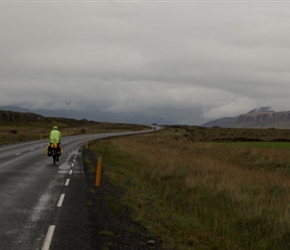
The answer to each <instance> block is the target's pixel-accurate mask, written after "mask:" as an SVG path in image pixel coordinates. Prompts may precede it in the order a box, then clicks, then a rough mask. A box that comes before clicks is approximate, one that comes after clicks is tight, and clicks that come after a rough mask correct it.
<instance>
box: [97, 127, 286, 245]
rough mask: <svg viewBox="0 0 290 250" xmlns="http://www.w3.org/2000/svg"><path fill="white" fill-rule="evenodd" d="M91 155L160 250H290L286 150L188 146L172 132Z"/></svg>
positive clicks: (110, 145) (105, 146)
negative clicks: (97, 158) (101, 163)
mask: <svg viewBox="0 0 290 250" xmlns="http://www.w3.org/2000/svg"><path fill="white" fill-rule="evenodd" d="M91 149H92V150H93V151H94V152H96V153H97V154H98V155H101V156H102V157H103V161H104V168H105V175H106V177H107V178H110V180H111V181H112V182H114V183H115V184H117V185H119V186H121V187H122V188H123V189H124V190H126V193H125V195H124V196H123V197H122V202H123V204H125V205H126V206H129V207H130V208H131V209H133V211H134V214H133V217H134V219H135V220H137V221H138V222H141V223H142V224H143V225H144V226H145V227H146V228H147V229H148V230H150V231H151V232H152V234H154V235H158V236H160V237H161V239H162V241H163V249H184V250H186V249H289V241H290V217H289V215H290V214H289V201H290V190H289V187H290V178H289V177H290V172H289V169H290V164H289V160H290V156H288V155H289V151H288V150H287V149H283V148H282V149H281V148H273V147H243V146H238V147H232V146H228V145H227V146H225V145H222V144H218V143H202V142H190V141H187V140H184V139H183V137H182V135H176V134H172V133H168V131H164V132H160V133H158V134H146V135H138V136H132V137H127V138H116V139H111V140H103V141H98V142H96V143H95V144H94V145H92V146H91Z"/></svg>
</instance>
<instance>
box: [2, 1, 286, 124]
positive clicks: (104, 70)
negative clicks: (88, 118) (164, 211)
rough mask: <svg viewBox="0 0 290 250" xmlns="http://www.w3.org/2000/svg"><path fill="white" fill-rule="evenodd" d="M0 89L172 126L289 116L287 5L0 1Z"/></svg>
mask: <svg viewBox="0 0 290 250" xmlns="http://www.w3.org/2000/svg"><path fill="white" fill-rule="evenodd" d="M0 86H1V87H0V106H4V105H15V106H21V107H23V108H29V109H31V110H33V109H39V108H49V109H66V110H96V111H102V112H103V113H112V114H114V113H118V114H122V113H124V114H125V113H128V112H132V113H138V114H139V115H140V114H141V115H144V116H146V117H151V116H152V117H163V118H164V119H167V120H169V121H172V122H173V123H179V124H192V125H194V124H195V125H200V124H202V123H204V122H206V121H210V120H214V119H217V118H222V117H225V116H237V115H240V114H242V113H246V112H248V111H250V110H251V109H254V108H258V107H261V106H270V107H272V109H274V110H276V111H286V110H290V1H289V2H288V1H234V0H233V1H166V0H164V1H41V0H39V1H14V0H9V1H0Z"/></svg>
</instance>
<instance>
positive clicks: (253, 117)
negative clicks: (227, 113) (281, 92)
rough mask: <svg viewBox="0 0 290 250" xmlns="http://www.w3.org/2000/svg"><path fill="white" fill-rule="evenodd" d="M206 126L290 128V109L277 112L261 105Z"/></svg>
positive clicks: (210, 122)
mask: <svg viewBox="0 0 290 250" xmlns="http://www.w3.org/2000/svg"><path fill="white" fill-rule="evenodd" d="M202 126H204V127H214V126H218V127H227V128H281V129H290V111H280V112H276V111H273V110H271V108H270V107H261V108H257V109H254V110H251V111H249V112H248V113H245V114H241V115H239V116H236V117H225V118H221V119H217V120H213V121H209V122H206V123H204V124H203V125H202Z"/></svg>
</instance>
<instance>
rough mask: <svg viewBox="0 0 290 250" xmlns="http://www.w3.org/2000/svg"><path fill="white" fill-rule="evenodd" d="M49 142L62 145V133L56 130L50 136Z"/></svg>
mask: <svg viewBox="0 0 290 250" xmlns="http://www.w3.org/2000/svg"><path fill="white" fill-rule="evenodd" d="M49 142H50V143H61V133H60V132H59V131H58V130H57V129H54V130H52V131H51V132H50V134H49Z"/></svg>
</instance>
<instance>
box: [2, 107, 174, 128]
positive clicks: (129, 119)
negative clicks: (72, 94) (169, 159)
mask: <svg viewBox="0 0 290 250" xmlns="http://www.w3.org/2000/svg"><path fill="white" fill-rule="evenodd" d="M0 110H10V111H14V112H25V113H34V114H39V115H42V116H45V117H63V118H69V119H77V120H80V119H86V120H91V121H96V122H112V123H131V124H152V123H157V124H163V125H165V124H172V123H173V122H172V121H169V120H166V119H164V118H162V117H158V116H152V117H149V116H144V115H142V114H140V113H107V112H102V111H100V110H97V109H95V108H92V109H91V110H86V111H79V110H48V109H34V110H29V109H24V108H20V107H16V106H0Z"/></svg>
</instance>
